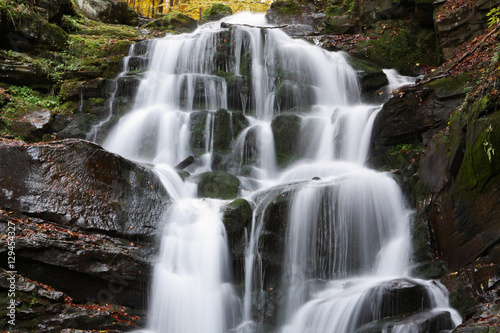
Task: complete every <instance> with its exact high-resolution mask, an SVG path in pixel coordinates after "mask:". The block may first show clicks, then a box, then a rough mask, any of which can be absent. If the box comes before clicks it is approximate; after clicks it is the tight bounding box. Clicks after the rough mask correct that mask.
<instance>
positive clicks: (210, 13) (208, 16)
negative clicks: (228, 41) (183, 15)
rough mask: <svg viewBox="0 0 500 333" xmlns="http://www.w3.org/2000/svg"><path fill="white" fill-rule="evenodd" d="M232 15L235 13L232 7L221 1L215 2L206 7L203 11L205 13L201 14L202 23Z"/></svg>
mask: <svg viewBox="0 0 500 333" xmlns="http://www.w3.org/2000/svg"><path fill="white" fill-rule="evenodd" d="M230 15H233V10H232V9H231V7H229V6H226V5H224V4H221V3H214V4H213V5H212V6H210V7H209V8H208V9H205V11H203V14H201V17H200V24H204V23H207V22H211V21H218V20H220V19H222V18H224V17H226V16H230Z"/></svg>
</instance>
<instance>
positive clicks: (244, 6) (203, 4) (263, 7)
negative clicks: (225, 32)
mask: <svg viewBox="0 0 500 333" xmlns="http://www.w3.org/2000/svg"><path fill="white" fill-rule="evenodd" d="M127 3H128V5H129V6H130V7H132V8H133V9H135V10H136V11H137V12H139V13H140V14H141V15H143V16H147V17H157V16H161V15H162V14H168V13H170V12H181V13H184V14H186V15H188V16H190V17H192V18H194V19H196V20H199V19H200V17H201V14H202V13H203V11H204V10H206V9H208V8H209V7H210V6H212V5H213V4H215V3H221V4H224V5H226V6H229V7H231V9H232V10H233V13H236V12H239V11H249V12H265V11H267V10H268V9H269V6H270V5H271V0H261V1H253V0H247V1H246V0H231V1H217V0H208V1H201V0H127Z"/></svg>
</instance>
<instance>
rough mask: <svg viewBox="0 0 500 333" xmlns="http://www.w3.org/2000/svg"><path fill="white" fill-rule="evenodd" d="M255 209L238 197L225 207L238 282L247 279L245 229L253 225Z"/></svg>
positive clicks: (234, 271)
mask: <svg viewBox="0 0 500 333" xmlns="http://www.w3.org/2000/svg"><path fill="white" fill-rule="evenodd" d="M252 216H253V209H252V206H251V205H250V203H249V202H248V201H246V200H245V199H236V200H234V201H232V202H231V203H230V204H228V205H227V206H226V207H225V209H224V219H223V222H224V227H225V228H226V234H227V238H228V245H229V250H230V251H231V260H232V266H233V276H234V280H235V281H236V282H237V284H241V283H243V282H244V281H245V246H246V240H245V229H246V230H247V232H250V229H251V227H252Z"/></svg>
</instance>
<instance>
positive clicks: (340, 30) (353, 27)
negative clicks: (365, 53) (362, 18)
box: [323, 14, 361, 35]
mask: <svg viewBox="0 0 500 333" xmlns="http://www.w3.org/2000/svg"><path fill="white" fill-rule="evenodd" d="M358 21H359V20H358V19H356V18H353V17H351V15H349V14H345V15H341V16H333V17H332V16H328V17H326V18H325V21H324V22H323V26H324V27H325V32H326V33H327V34H334V35H336V34H338V35H342V34H353V33H357V32H359V31H360V30H361V29H360V24H359V22H358Z"/></svg>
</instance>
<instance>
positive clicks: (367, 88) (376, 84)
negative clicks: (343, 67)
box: [347, 57, 389, 98]
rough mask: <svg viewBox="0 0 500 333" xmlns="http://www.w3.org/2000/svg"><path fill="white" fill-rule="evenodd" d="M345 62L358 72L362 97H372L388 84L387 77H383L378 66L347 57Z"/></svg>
mask: <svg viewBox="0 0 500 333" xmlns="http://www.w3.org/2000/svg"><path fill="white" fill-rule="evenodd" d="M347 60H348V61H349V65H351V66H352V68H354V69H355V70H356V71H357V72H358V80H359V84H360V85H361V94H362V95H365V96H366V95H368V96H369V95H374V94H375V92H376V91H378V90H379V89H381V88H383V87H385V86H386V85H388V84H389V80H388V79H387V75H385V73H384V72H383V71H382V68H380V67H379V66H377V65H375V64H373V63H371V62H369V61H365V60H361V59H356V58H354V57H347ZM365 98H366V97H365ZM372 98H373V97H372Z"/></svg>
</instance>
